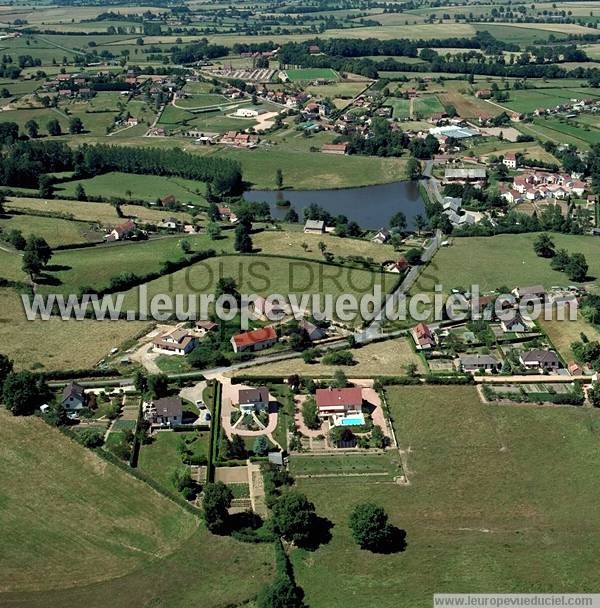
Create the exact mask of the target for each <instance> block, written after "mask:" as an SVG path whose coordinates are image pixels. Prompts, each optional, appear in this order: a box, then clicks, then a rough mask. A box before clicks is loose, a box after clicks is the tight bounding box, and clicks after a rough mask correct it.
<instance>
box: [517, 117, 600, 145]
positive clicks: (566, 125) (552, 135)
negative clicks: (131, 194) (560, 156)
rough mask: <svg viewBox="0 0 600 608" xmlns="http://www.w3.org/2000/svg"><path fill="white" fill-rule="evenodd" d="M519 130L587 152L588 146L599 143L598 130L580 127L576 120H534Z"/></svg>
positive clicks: (586, 126) (590, 127)
mask: <svg viewBox="0 0 600 608" xmlns="http://www.w3.org/2000/svg"><path fill="white" fill-rule="evenodd" d="M519 128H520V129H521V130H522V131H523V132H524V133H528V134H530V135H534V136H536V137H538V138H544V139H549V140H550V141H553V142H555V143H559V144H562V143H564V144H573V145H575V146H577V147H578V148H580V149H582V150H587V149H589V147H590V144H595V143H598V142H600V129H598V128H596V127H594V126H589V125H585V124H583V125H580V124H579V123H578V120H577V119H569V120H568V121H565V120H561V119H558V118H554V117H552V118H536V119H534V121H533V123H532V124H523V123H521V124H520V125H519Z"/></svg>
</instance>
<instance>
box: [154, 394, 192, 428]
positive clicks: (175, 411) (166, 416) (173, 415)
mask: <svg viewBox="0 0 600 608" xmlns="http://www.w3.org/2000/svg"><path fill="white" fill-rule="evenodd" d="M145 417H146V420H148V421H149V422H150V424H152V425H153V426H159V427H171V428H172V427H174V426H179V425H180V424H181V423H182V421H183V405H182V403H181V399H180V398H179V397H162V398H161V399H155V400H154V401H152V402H151V403H150V405H149V406H148V407H147V408H146V411H145Z"/></svg>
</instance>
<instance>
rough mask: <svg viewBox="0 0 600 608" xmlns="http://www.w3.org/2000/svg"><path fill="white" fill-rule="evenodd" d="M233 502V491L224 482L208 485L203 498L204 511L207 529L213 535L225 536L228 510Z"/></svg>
mask: <svg viewBox="0 0 600 608" xmlns="http://www.w3.org/2000/svg"><path fill="white" fill-rule="evenodd" d="M232 500H233V493H232V491H231V490H230V489H229V488H228V487H227V486H226V485H225V484H224V483H223V482H222V481H218V482H217V483H207V484H206V486H205V488H204V495H203V497H202V509H203V511H204V521H205V523H206V527H207V528H208V529H209V531H210V532H212V533H213V534H223V533H224V532H225V531H226V530H227V524H228V520H229V511H228V509H229V507H230V506H231V501H232Z"/></svg>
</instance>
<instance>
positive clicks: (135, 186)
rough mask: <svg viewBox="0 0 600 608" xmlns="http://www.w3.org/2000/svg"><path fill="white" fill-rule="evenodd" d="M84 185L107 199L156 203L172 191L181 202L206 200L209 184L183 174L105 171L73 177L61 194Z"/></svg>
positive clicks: (60, 187)
mask: <svg viewBox="0 0 600 608" xmlns="http://www.w3.org/2000/svg"><path fill="white" fill-rule="evenodd" d="M79 184H81V185H82V186H83V188H84V190H85V193H86V194H87V195H88V196H92V197H102V198H105V199H110V198H120V199H123V200H128V199H132V200H145V201H150V202H154V201H156V199H157V198H161V197H163V196H167V195H169V194H172V195H173V196H175V197H176V198H177V201H178V202H180V203H193V204H198V203H200V204H202V203H206V199H205V198H204V194H205V193H206V185H205V184H204V183H203V182H195V181H192V180H189V179H183V178H182V177H164V176H160V175H135V174H133V173H119V172H116V171H115V172H111V173H103V174H102V175H97V176H95V177H91V178H89V179H82V180H73V181H70V182H63V183H61V184H57V186H56V191H57V194H58V196H73V197H74V196H75V190H76V188H77V186H78V185H79Z"/></svg>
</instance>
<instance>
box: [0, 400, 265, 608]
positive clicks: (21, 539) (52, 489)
mask: <svg viewBox="0 0 600 608" xmlns="http://www.w3.org/2000/svg"><path fill="white" fill-rule="evenodd" d="M0 418H1V424H0V454H1V456H2V462H3V463H4V466H3V467H2V472H1V473H0V482H1V487H2V493H1V497H2V505H3V508H2V511H1V514H0V520H1V525H2V538H3V543H2V549H3V550H2V555H1V557H0V565H1V566H2V571H3V573H4V577H3V582H2V584H1V585H0V604H2V606H5V607H11V608H13V607H16V606H21V607H22V606H27V607H28V608H38V607H39V608H43V607H44V606H61V607H62V608H78V607H80V606H83V605H85V606H89V607H90V608H93V607H100V606H107V605H110V606H113V607H115V608H129V607H130V606H142V605H150V604H153V605H156V606H159V605H161V606H170V607H173V608H185V607H187V606H190V605H194V604H197V602H198V598H199V597H200V598H202V605H203V606H206V607H207V608H217V607H218V606H224V605H240V604H242V603H244V602H245V601H247V600H248V599H249V598H251V597H252V596H253V595H254V594H255V593H256V592H257V591H258V590H259V589H260V587H261V586H262V585H263V584H264V583H265V582H266V581H267V580H270V579H271V577H272V572H273V571H272V561H273V553H272V548H271V546H270V545H268V544H267V545H264V544H258V545H253V544H244V543H239V542H237V541H234V540H233V539H231V538H227V537H220V536H214V535H212V534H209V533H208V532H206V530H205V529H204V528H203V527H198V523H197V521H196V520H195V518H194V517H193V516H192V515H190V514H189V513H187V512H185V511H183V510H182V509H181V508H180V507H178V506H176V505H175V504H174V503H172V502H170V501H169V500H168V499H166V498H163V497H162V496H161V495H160V494H158V493H157V492H154V491H153V490H151V489H150V488H149V487H148V486H147V485H145V484H144V483H142V482H140V481H137V480H136V479H134V478H133V477H131V476H129V475H127V474H126V473H125V472H123V471H121V470H120V469H118V468H116V467H115V466H114V465H111V464H108V463H107V462H105V461H104V460H101V459H100V458H98V457H97V456H96V455H95V454H93V453H92V452H90V451H88V450H86V449H84V448H82V447H80V446H79V445H78V444H76V443H74V442H73V441H71V440H69V439H68V438H66V437H65V436H64V435H62V434H61V433H59V432H58V431H57V430H55V429H53V428H51V427H48V426H47V425H45V424H44V423H43V422H41V421H40V420H38V419H35V418H14V417H12V416H10V415H9V414H7V413H6V412H0ZM65 556H69V557H68V558H66V557H65ZM237 563H239V564H245V563H252V564H253V568H252V571H251V572H245V571H240V570H239V568H236V567H232V566H234V565H235V564H237Z"/></svg>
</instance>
